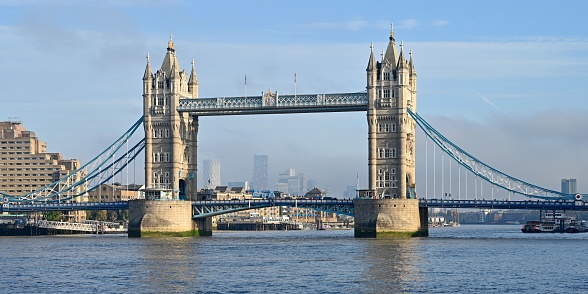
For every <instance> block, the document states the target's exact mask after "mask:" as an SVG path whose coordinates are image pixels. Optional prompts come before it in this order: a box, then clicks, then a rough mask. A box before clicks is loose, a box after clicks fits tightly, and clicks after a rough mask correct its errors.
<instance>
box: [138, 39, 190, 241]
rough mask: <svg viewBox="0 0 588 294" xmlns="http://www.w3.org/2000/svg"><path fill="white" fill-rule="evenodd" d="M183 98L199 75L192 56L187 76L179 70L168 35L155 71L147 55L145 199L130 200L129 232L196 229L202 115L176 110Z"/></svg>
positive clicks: (186, 231)
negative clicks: (194, 207)
mask: <svg viewBox="0 0 588 294" xmlns="http://www.w3.org/2000/svg"><path fill="white" fill-rule="evenodd" d="M180 98H198V78H197V76H196V69H195V66H194V61H192V71H191V72H190V75H189V76H188V74H187V73H186V71H185V70H180V64H179V62H178V58H177V56H176V51H175V49H174V43H173V42H172V39H171V36H170V40H169V42H168V45H167V52H166V54H165V57H164V58H163V63H162V64H161V68H160V69H159V70H157V71H156V72H155V73H153V72H152V70H151V61H150V58H149V55H147V65H146V67H145V73H144V75H143V126H144V129H145V186H146V188H145V200H143V201H138V202H137V203H132V204H131V205H130V211H129V212H130V215H129V218H130V219H131V223H130V224H129V236H141V235H146V234H151V233H153V234H158V233H163V234H164V235H174V234H177V235H182V234H188V235H190V234H194V228H195V227H194V223H193V221H192V210H191V202H190V201H189V200H192V199H196V192H197V179H196V174H197V158H196V157H197V134H198V117H192V116H190V115H189V114H187V113H179V112H177V111H176V109H177V107H178V105H179V102H180ZM181 200H188V201H181ZM167 202H169V203H167ZM134 212H135V213H134ZM178 216H182V217H180V218H178ZM196 229H198V228H196ZM131 231H133V232H131Z"/></svg>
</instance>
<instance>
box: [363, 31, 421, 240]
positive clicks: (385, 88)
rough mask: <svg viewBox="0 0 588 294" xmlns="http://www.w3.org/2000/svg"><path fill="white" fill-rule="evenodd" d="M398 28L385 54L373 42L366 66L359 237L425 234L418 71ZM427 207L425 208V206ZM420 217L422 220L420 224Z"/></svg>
mask: <svg viewBox="0 0 588 294" xmlns="http://www.w3.org/2000/svg"><path fill="white" fill-rule="evenodd" d="M409 55H410V57H409V60H407V59H406V58H405V53H404V46H403V45H402V44H401V45H400V53H398V49H397V47H396V41H395V39H394V30H393V29H392V30H391V31H390V38H389V42H388V47H387V48H386V52H385V53H384V52H382V55H381V60H380V61H377V60H376V57H375V56H374V48H373V44H372V46H371V53H370V57H369V61H368V66H367V70H366V71H367V95H368V111H367V122H368V169H369V170H368V177H369V189H368V190H367V191H364V193H363V196H364V198H363V199H359V200H358V201H356V203H355V218H356V220H355V224H356V225H355V235H356V237H386V236H422V235H426V234H427V232H426V230H427V222H426V217H427V216H426V215H425V216H424V217H425V218H424V219H423V218H422V217H421V214H422V212H421V213H420V212H419V206H418V200H417V194H416V180H415V176H416V173H415V166H416V164H415V158H416V157H415V155H416V146H415V132H416V122H415V121H414V120H413V119H412V118H411V117H410V115H409V114H408V112H407V110H406V109H407V108H410V109H411V110H412V111H414V112H416V94H417V90H416V89H417V87H416V82H417V75H416V71H415V68H414V62H413V59H412V51H411V52H410V54H409ZM425 212H426V211H425ZM421 223H423V224H422V225H421Z"/></svg>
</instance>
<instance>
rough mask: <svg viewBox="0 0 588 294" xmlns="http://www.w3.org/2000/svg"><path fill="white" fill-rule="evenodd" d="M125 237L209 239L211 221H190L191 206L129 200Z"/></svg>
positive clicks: (185, 203)
mask: <svg viewBox="0 0 588 294" xmlns="http://www.w3.org/2000/svg"><path fill="white" fill-rule="evenodd" d="M128 231H129V237H158V236H173V237H192V236H211V235H212V221H211V218H206V219H198V220H193V219H192V203H191V202H190V201H180V200H145V199H137V200H132V201H129V228H128Z"/></svg>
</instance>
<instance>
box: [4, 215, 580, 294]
mask: <svg viewBox="0 0 588 294" xmlns="http://www.w3.org/2000/svg"><path fill="white" fill-rule="evenodd" d="M587 245H588V233H586V234H523V233H521V232H520V226H519V225H514V226H513V225H503V226H494V225H462V226H461V227H459V228H432V229H430V237H428V238H412V239H398V240H394V239H393V240H377V239H355V238H353V231H351V230H333V231H331V230H327V231H266V232H214V235H213V236H212V237H203V238H152V239H151V238H144V239H135V238H130V239H129V238H127V237H126V235H124V236H123V235H75V236H37V237H1V238H0V252H1V254H2V278H1V282H0V293H57V292H59V293H588V254H587V251H588V246H587Z"/></svg>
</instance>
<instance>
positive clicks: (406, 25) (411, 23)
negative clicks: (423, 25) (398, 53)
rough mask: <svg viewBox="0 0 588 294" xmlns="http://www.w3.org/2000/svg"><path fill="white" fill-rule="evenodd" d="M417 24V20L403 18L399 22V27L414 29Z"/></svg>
mask: <svg viewBox="0 0 588 294" xmlns="http://www.w3.org/2000/svg"><path fill="white" fill-rule="evenodd" d="M418 25H419V21H418V20H416V19H405V20H402V21H401V22H400V25H399V26H398V28H399V29H414V28H416V27H417V26H418Z"/></svg>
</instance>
